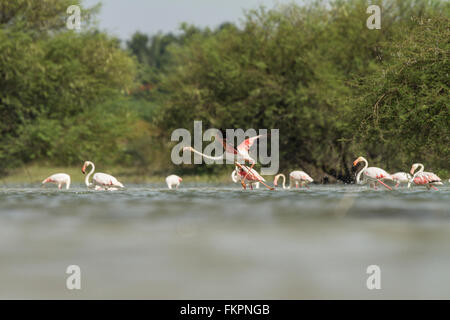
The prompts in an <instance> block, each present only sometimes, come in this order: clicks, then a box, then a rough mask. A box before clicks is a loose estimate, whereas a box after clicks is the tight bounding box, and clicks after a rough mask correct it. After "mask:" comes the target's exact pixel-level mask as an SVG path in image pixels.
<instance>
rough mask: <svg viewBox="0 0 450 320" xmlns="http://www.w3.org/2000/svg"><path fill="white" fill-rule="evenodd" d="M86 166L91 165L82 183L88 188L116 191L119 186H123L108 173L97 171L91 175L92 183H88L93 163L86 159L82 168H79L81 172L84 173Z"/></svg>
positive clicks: (93, 169) (92, 170)
mask: <svg viewBox="0 0 450 320" xmlns="http://www.w3.org/2000/svg"><path fill="white" fill-rule="evenodd" d="M88 166H92V169H91V171H90V172H89V173H88V175H87V176H86V178H85V179H84V183H85V184H86V186H87V187H88V188H94V189H95V190H108V191H116V190H119V188H124V186H123V184H121V183H120V182H119V181H117V179H116V178H115V177H113V176H111V175H109V174H106V173H100V172H97V173H96V174H94V177H93V179H92V180H93V183H89V177H90V176H91V175H92V174H93V173H94V171H95V165H94V163H93V162H91V161H86V162H85V163H84V164H83V168H82V169H81V172H83V174H86V168H87V167H88Z"/></svg>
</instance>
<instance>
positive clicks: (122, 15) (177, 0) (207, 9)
mask: <svg viewBox="0 0 450 320" xmlns="http://www.w3.org/2000/svg"><path fill="white" fill-rule="evenodd" d="M99 2H101V3H102V9H101V11H100V14H99V16H98V17H97V20H98V21H99V27H100V29H101V30H106V31H108V33H110V34H113V35H115V36H117V37H119V38H120V39H122V40H126V39H129V38H130V37H131V35H132V34H133V33H134V32H135V31H141V32H144V33H147V34H150V35H151V34H155V33H157V32H158V31H162V32H177V31H178V30H179V26H180V24H181V23H182V22H188V23H190V24H194V25H196V26H199V27H206V26H209V27H212V28H215V27H217V26H219V25H220V24H221V23H223V22H236V23H239V21H240V19H241V18H242V17H243V10H244V9H255V8H258V7H259V6H260V5H264V6H265V7H267V8H272V7H274V6H275V5H276V4H278V3H282V4H284V3H291V2H297V3H301V2H303V1H302V0H84V1H83V2H82V3H83V5H84V6H85V7H91V6H93V5H95V4H97V3H99Z"/></svg>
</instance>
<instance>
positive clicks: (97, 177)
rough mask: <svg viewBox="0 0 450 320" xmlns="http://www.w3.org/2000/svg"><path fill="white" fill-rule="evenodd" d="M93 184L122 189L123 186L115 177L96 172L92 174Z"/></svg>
mask: <svg viewBox="0 0 450 320" xmlns="http://www.w3.org/2000/svg"><path fill="white" fill-rule="evenodd" d="M93 180H94V182H95V183H96V184H99V185H103V186H115V187H121V188H123V184H121V183H120V182H119V181H118V180H117V179H116V178H115V177H113V176H112V175H109V174H106V173H101V172H97V173H96V174H94V178H93Z"/></svg>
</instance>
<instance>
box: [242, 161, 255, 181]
mask: <svg viewBox="0 0 450 320" xmlns="http://www.w3.org/2000/svg"><path fill="white" fill-rule="evenodd" d="M254 165H255V162H253V163H252V165H251V166H250V170H248V171H247V174H246V175H245V176H244V180H245V179H247V176H248V175H249V174H250V171H252V169H253V166H254Z"/></svg>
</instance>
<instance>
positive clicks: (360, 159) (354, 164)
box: [353, 157, 364, 166]
mask: <svg viewBox="0 0 450 320" xmlns="http://www.w3.org/2000/svg"><path fill="white" fill-rule="evenodd" d="M363 159H364V158H363V157H358V159H356V160H355V161H353V166H356V165H357V164H358V163H359V162H360V161H363Z"/></svg>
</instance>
